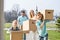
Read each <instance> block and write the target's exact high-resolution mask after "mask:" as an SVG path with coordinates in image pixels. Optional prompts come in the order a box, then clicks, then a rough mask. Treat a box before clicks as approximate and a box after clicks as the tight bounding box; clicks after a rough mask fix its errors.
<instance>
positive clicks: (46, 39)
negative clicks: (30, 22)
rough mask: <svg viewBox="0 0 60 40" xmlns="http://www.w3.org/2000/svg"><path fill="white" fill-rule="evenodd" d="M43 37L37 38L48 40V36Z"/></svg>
mask: <svg viewBox="0 0 60 40" xmlns="http://www.w3.org/2000/svg"><path fill="white" fill-rule="evenodd" d="M45 37H46V38H45ZM45 37H42V36H39V38H40V40H44V38H45V40H48V34H46V35H45Z"/></svg>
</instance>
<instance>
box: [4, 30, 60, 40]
mask: <svg viewBox="0 0 60 40" xmlns="http://www.w3.org/2000/svg"><path fill="white" fill-rule="evenodd" d="M4 33H5V40H9V39H10V34H7V33H6V31H4ZM48 34H49V40H60V32H57V31H48Z"/></svg>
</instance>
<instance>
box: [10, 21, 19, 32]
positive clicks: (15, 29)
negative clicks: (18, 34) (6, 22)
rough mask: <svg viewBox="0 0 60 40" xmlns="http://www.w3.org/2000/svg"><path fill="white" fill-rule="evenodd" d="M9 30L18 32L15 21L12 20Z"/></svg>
mask: <svg viewBox="0 0 60 40" xmlns="http://www.w3.org/2000/svg"><path fill="white" fill-rule="evenodd" d="M10 30H12V31H18V30H19V28H18V27H17V20H14V21H13V22H12V28H11V29H10Z"/></svg>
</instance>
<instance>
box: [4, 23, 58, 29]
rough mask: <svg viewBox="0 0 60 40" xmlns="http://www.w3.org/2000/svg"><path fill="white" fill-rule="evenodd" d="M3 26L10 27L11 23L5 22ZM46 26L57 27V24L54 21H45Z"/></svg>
mask: <svg viewBox="0 0 60 40" xmlns="http://www.w3.org/2000/svg"><path fill="white" fill-rule="evenodd" d="M4 25H5V28H9V27H11V23H5V24H4ZM46 26H47V28H57V26H56V25H55V24H54V23H46Z"/></svg>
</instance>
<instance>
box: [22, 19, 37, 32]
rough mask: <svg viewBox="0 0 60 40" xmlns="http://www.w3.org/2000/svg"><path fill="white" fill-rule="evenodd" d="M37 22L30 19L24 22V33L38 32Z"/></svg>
mask: <svg viewBox="0 0 60 40" xmlns="http://www.w3.org/2000/svg"><path fill="white" fill-rule="evenodd" d="M36 29H37V28H36V25H35V20H32V19H29V20H27V21H24V22H23V31H33V32H35V31H36Z"/></svg>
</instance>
